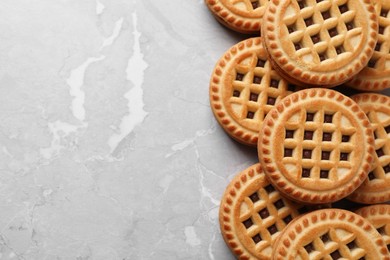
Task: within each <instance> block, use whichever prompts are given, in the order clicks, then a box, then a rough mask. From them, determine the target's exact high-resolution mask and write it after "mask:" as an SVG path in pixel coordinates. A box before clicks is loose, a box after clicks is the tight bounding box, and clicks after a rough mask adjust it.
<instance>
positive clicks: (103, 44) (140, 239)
mask: <svg viewBox="0 0 390 260" xmlns="http://www.w3.org/2000/svg"><path fill="white" fill-rule="evenodd" d="M0 17H1V18H0V32H1V39H0V225H1V229H0V259H79V260H82V259H83V260H84V259H105V260H107V259H234V258H233V256H232V255H231V253H230V251H229V249H228V248H227V247H226V245H225V243H224V242H223V240H222V237H221V235H220V230H219V224H218V207H219V201H220V198H221V196H222V194H223V191H224V189H225V187H226V185H227V184H228V182H229V181H230V180H231V179H232V178H233V176H234V175H235V174H236V173H238V172H239V171H241V170H242V169H245V168H246V167H247V166H249V165H251V164H253V163H255V162H256V152H255V151H254V150H253V149H248V148H245V147H242V146H241V145H239V144H237V143H235V142H234V141H232V140H231V139H230V138H229V137H227V136H226V135H225V133H224V132H223V130H222V129H221V128H220V127H219V126H218V124H217V123H216V121H215V119H214V117H213V115H212V112H211V109H210V107H209V100H208V82H209V78H210V74H211V71H212V69H213V67H214V63H215V62H216V61H217V60H218V59H219V56H220V55H222V53H223V52H224V51H225V50H226V49H227V48H229V47H230V46H231V45H233V44H235V43H236V42H238V41H239V40H241V39H242V38H240V37H241V36H239V35H238V34H235V33H232V32H230V31H229V30H227V29H225V28H224V27H222V26H220V25H219V24H218V23H217V22H216V21H215V19H214V18H213V17H212V16H211V14H210V13H209V11H208V9H207V7H206V6H205V5H204V3H203V1H202V0H193V1H182V0H137V1H135V0H98V1H95V0H83V1H79V0H40V1H29V0H17V1H15V0H2V1H1V2H0Z"/></svg>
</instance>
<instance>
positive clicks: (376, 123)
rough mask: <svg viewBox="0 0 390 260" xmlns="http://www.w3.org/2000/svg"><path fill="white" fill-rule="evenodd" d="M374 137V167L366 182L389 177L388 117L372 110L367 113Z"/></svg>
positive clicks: (389, 130)
mask: <svg viewBox="0 0 390 260" xmlns="http://www.w3.org/2000/svg"><path fill="white" fill-rule="evenodd" d="M367 117H368V119H369V120H370V122H371V126H372V128H373V130H374V137H375V151H376V155H377V156H376V157H377V159H376V167H375V168H374V169H373V170H372V171H371V172H370V173H369V174H368V180H369V181H373V180H378V179H379V180H384V179H386V178H389V177H390V142H389V139H390V115H386V114H384V113H382V112H378V111H375V110H372V111H370V112H368V113H367Z"/></svg>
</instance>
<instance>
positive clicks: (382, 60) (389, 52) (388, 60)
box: [347, 0, 390, 91]
mask: <svg viewBox="0 0 390 260" xmlns="http://www.w3.org/2000/svg"><path fill="white" fill-rule="evenodd" d="M373 2H375V10H376V13H377V15H378V23H379V28H378V42H377V43H376V45H375V51H374V54H373V55H372V57H371V59H370V61H369V62H368V64H367V66H366V67H365V68H364V69H363V70H362V71H361V72H359V73H358V74H357V75H356V76H355V77H354V78H353V80H352V81H350V82H348V83H347V85H348V86H350V87H353V88H356V89H359V90H364V91H378V90H382V89H385V88H390V12H389V11H390V1H389V0H375V1H373Z"/></svg>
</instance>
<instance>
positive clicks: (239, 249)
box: [219, 164, 299, 259]
mask: <svg viewBox="0 0 390 260" xmlns="http://www.w3.org/2000/svg"><path fill="white" fill-rule="evenodd" d="M298 215H299V209H298V205H296V204H295V203H293V202H291V201H289V200H288V199H285V198H283V197H282V196H281V194H280V193H279V192H278V191H277V190H275V189H274V187H273V186H272V185H271V184H270V183H269V181H268V179H267V177H266V175H265V174H264V172H263V170H262V168H261V165H260V164H255V165H253V166H251V167H249V168H247V169H246V170H244V171H242V172H241V173H239V174H238V175H237V176H236V177H235V178H234V179H233V180H232V181H231V182H230V184H229V185H228V187H227V188H226V190H225V193H224V195H223V198H222V200H221V205H220V211H219V222H220V227H221V232H222V235H223V238H224V240H225V242H226V244H227V245H228V246H229V248H230V249H231V250H232V252H233V253H234V254H235V255H236V256H237V257H239V258H240V259H271V253H272V243H273V241H274V240H275V239H276V238H277V236H278V235H279V233H280V231H281V230H283V229H284V228H285V226H286V225H287V224H288V223H289V222H290V221H291V220H293V219H294V218H295V217H297V216H298Z"/></svg>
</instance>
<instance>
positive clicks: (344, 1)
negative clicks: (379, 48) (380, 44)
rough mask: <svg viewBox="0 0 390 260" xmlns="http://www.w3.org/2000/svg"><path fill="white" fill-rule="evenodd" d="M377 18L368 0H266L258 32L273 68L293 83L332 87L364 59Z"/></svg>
mask: <svg viewBox="0 0 390 260" xmlns="http://www.w3.org/2000/svg"><path fill="white" fill-rule="evenodd" d="M377 30H378V20H377V15H376V13H375V10H374V6H373V5H372V3H371V1H370V0H270V3H269V5H268V8H267V10H266V13H265V14H264V17H263V24H262V35H263V37H264V39H265V40H264V44H265V46H266V49H267V51H268V52H269V54H270V59H271V60H272V61H273V64H274V67H275V68H276V69H277V70H279V69H280V70H281V71H283V74H286V75H288V76H289V78H291V79H294V80H295V82H294V83H295V84H301V85H311V86H318V85H321V86H326V87H332V86H336V85H340V84H342V83H343V82H346V81H347V80H349V79H351V78H352V77H353V76H354V75H356V74H357V73H358V72H359V71H360V70H362V69H363V68H364V66H365V65H366V64H367V63H368V61H369V59H370V58H371V56H372V53H373V51H374V48H375V44H376V40H377Z"/></svg>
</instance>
